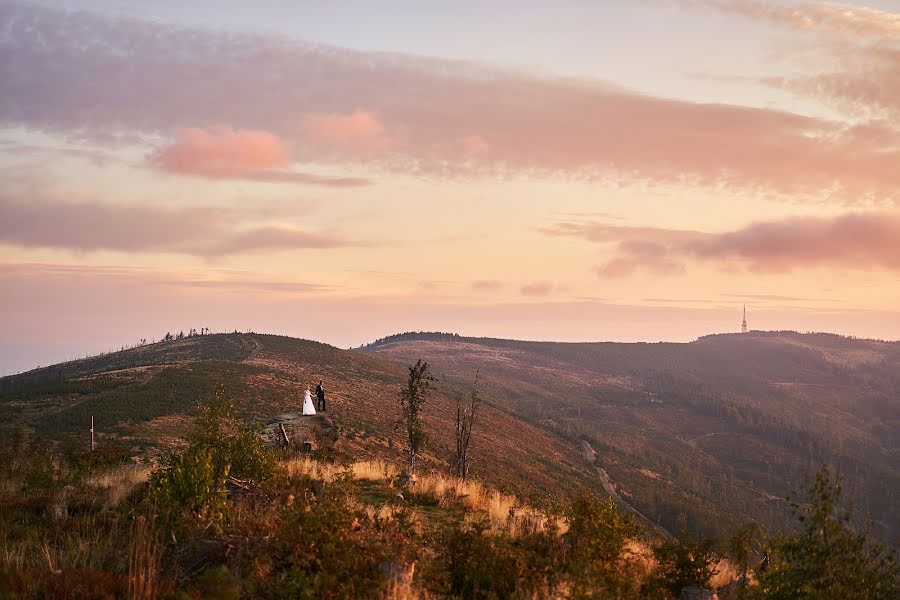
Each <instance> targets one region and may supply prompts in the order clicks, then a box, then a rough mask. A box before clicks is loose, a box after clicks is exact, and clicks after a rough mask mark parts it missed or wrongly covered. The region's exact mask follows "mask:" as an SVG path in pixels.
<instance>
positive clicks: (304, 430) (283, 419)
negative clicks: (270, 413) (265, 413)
mask: <svg viewBox="0 0 900 600" xmlns="http://www.w3.org/2000/svg"><path fill="white" fill-rule="evenodd" d="M261 422H262V423H263V431H262V436H263V439H264V440H265V441H266V443H268V444H271V445H273V446H280V445H283V444H284V436H283V435H282V434H281V427H282V426H283V427H284V430H285V432H286V433H287V435H288V438H289V439H290V441H291V445H292V446H300V445H301V444H302V443H303V442H314V441H315V439H316V434H317V432H316V430H317V429H319V430H323V429H329V428H333V427H334V425H333V424H332V423H331V419H329V418H328V417H327V416H326V415H323V414H321V413H319V414H316V415H312V416H309V415H307V416H304V415H303V413H299V412H296V413H285V414H283V415H278V416H277V417H274V418H271V419H261Z"/></svg>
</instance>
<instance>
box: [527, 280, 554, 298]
mask: <svg viewBox="0 0 900 600" xmlns="http://www.w3.org/2000/svg"><path fill="white" fill-rule="evenodd" d="M553 288H554V286H553V284H552V283H548V282H546V281H535V282H534V283H529V284H527V285H524V286H522V288H521V289H520V290H519V292H520V293H521V294H522V295H523V296H548V295H550V293H551V292H553Z"/></svg>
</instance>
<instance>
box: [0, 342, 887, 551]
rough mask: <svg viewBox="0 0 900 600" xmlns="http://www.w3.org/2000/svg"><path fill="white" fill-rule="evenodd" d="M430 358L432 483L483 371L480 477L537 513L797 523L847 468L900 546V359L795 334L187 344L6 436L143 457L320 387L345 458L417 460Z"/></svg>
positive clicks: (35, 415) (4, 407) (272, 412)
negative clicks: (792, 499) (212, 412)
mask: <svg viewBox="0 0 900 600" xmlns="http://www.w3.org/2000/svg"><path fill="white" fill-rule="evenodd" d="M418 358H422V359H424V360H428V361H429V362H430V363H432V366H433V369H434V372H435V374H436V375H438V376H439V378H440V385H439V386H438V388H437V392H436V394H435V396H434V398H433V399H432V400H431V401H430V402H429V404H428V405H427V408H426V415H425V419H426V426H427V428H428V431H429V435H430V441H429V444H428V451H427V452H426V453H425V456H424V462H425V468H426V469H433V470H438V471H442V470H444V471H445V470H447V469H448V464H449V461H450V459H451V457H452V452H453V426H454V425H453V418H454V413H453V410H454V398H455V397H456V396H458V395H460V394H465V393H467V391H468V390H469V389H470V387H471V384H472V381H473V379H474V376H475V373H476V371H477V372H478V373H479V381H480V384H479V386H480V389H481V391H482V394H483V396H484V397H485V404H484V408H483V410H482V412H481V413H480V415H479V421H478V422H477V423H476V428H475V434H474V439H473V442H472V455H473V459H474V462H473V465H472V472H473V474H474V475H475V476H476V477H479V478H481V479H484V480H486V481H488V482H489V483H491V484H493V485H495V486H497V487H499V488H501V489H503V490H506V491H510V492H514V493H516V494H518V495H519V496H520V497H523V498H526V499H529V500H531V501H533V502H539V501H543V499H546V498H547V497H548V496H549V497H557V498H565V497H570V496H571V495H572V494H573V492H574V491H575V490H576V489H578V488H580V487H589V488H592V489H595V490H598V491H603V490H605V491H606V492H608V493H610V494H611V495H613V496H614V497H615V498H617V499H618V500H619V501H620V502H621V503H622V504H623V505H625V506H628V507H630V508H631V509H633V510H634V511H635V512H636V513H637V514H639V515H641V516H642V517H643V518H645V519H646V520H648V521H651V522H655V523H659V524H661V525H662V526H663V527H665V528H666V529H667V530H669V531H675V530H677V529H679V528H682V527H686V528H688V529H691V530H695V531H704V532H707V533H720V534H721V533H724V532H726V531H730V530H731V529H732V528H733V527H734V526H735V525H736V524H738V523H740V522H742V521H744V520H746V519H748V518H756V519H759V520H762V521H763V522H765V523H768V524H771V525H779V526H781V525H784V524H785V523H787V519H786V517H787V512H788V511H787V508H788V507H787V503H786V502H785V501H784V499H783V498H784V496H785V495H786V494H787V493H788V492H790V491H793V490H794V489H796V487H797V486H798V484H799V483H800V482H801V478H802V476H803V473H804V472H805V471H806V470H807V469H809V468H810V467H813V466H815V465H818V464H819V463H820V462H823V461H824V462H830V463H832V464H834V465H835V466H836V467H838V468H839V469H840V470H841V472H842V473H843V474H844V476H845V491H846V492H847V493H848V495H849V497H850V498H851V499H852V500H853V501H854V504H855V506H856V507H857V508H858V509H859V510H860V511H861V512H862V513H863V514H865V513H866V512H868V513H870V514H871V516H872V518H873V519H874V529H875V532H876V533H877V534H878V535H879V536H881V537H883V538H884V539H886V540H889V541H895V540H896V536H897V535H898V533H900V532H898V526H897V523H896V519H895V516H896V515H897V514H900V510H898V509H900V502H898V498H900V450H898V439H900V368H898V367H900V344H897V343H886V342H877V341H869V340H855V339H848V338H842V337H839V336H832V335H825V334H813V335H801V334H797V333H792V332H769V333H762V332H753V333H750V334H746V335H722V336H709V337H705V338H701V339H699V340H697V341H696V342H692V343H689V344H618V343H586V344H582V343H579V344H568V343H549V342H522V341H514V340H497V339H485V338H464V337H460V336H457V335H453V334H440V333H431V334H400V335H397V336H391V337H389V338H385V339H384V340H379V341H378V342H376V343H374V344H371V345H369V346H367V347H365V348H363V349H362V350H361V351H347V350H340V349H337V348H334V347H331V346H328V345H325V344H320V343H317V342H313V341H307V340H299V339H293V338H287V337H280V336H271V335H260V334H218V335H205V336H194V337H188V338H185V339H182V340H175V341H171V342H164V343H162V342H161V343H156V344H150V345H146V346H141V347H138V348H132V349H128V350H124V351H122V352H114V353H110V354H107V355H103V356H99V357H94V358H90V359H84V360H78V361H71V362H68V363H64V364H61V365H55V366H52V367H44V368H41V369H36V370H34V371H30V372H27V373H22V374H19V375H15V376H10V377H5V378H2V379H0V429H2V428H11V427H21V428H24V429H27V430H33V431H35V432H37V433H38V434H39V435H42V436H44V437H46V438H48V439H50V440H55V441H58V442H60V443H69V444H84V443H85V440H86V439H87V435H88V432H87V429H88V427H89V422H90V418H91V416H93V417H94V420H95V426H96V429H97V438H98V440H99V441H100V442H102V443H116V444H120V445H125V446H127V447H129V448H131V449H132V450H133V451H134V452H140V453H144V452H150V453H156V452H159V451H160V450H162V449H165V448H167V447H170V446H172V445H176V444H178V443H180V438H181V437H182V436H183V434H184V432H185V430H186V428H187V426H188V425H189V423H190V421H191V419H192V417H193V414H194V411H195V408H196V405H197V402H198V400H199V399H200V398H201V397H202V396H204V395H207V394H210V393H213V391H214V390H215V389H216V388H217V387H219V386H221V387H222V389H223V390H224V393H225V394H226V395H228V396H230V397H232V398H234V399H235V400H237V401H238V404H239V405H240V406H241V408H242V409H243V411H244V413H245V415H246V416H247V417H248V418H253V419H259V420H260V421H262V422H267V421H269V420H271V419H273V418H275V417H276V416H278V415H280V414H283V413H289V412H294V411H297V410H298V408H299V406H300V403H301V399H302V393H303V390H304V389H305V388H306V386H307V385H310V386H314V385H315V384H316V383H317V382H318V381H319V380H320V379H324V380H325V382H326V388H327V389H328V393H329V400H330V410H329V417H330V418H331V420H332V421H333V422H334V424H335V427H336V429H337V430H338V431H339V432H340V439H339V442H338V446H337V448H338V455H339V457H340V456H345V457H347V458H353V459H362V458H379V459H384V460H388V461H394V462H398V461H402V460H403V447H402V442H401V439H400V436H399V434H398V432H397V431H396V427H395V426H396V422H397V419H398V417H399V412H398V407H397V400H396V397H397V391H398V389H399V387H400V385H401V384H402V383H403V381H404V378H405V376H406V368H405V367H406V366H408V365H409V364H411V363H413V362H415V360H416V359H418Z"/></svg>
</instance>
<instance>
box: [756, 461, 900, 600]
mask: <svg viewBox="0 0 900 600" xmlns="http://www.w3.org/2000/svg"><path fill="white" fill-rule="evenodd" d="M793 509H794V512H795V515H796V516H797V518H798V521H799V523H800V530H799V532H797V533H795V534H793V535H782V536H780V537H778V538H777V539H776V540H775V543H774V544H773V547H772V548H771V563H770V565H769V568H768V569H767V570H766V571H765V572H763V573H758V574H757V577H758V579H759V586H757V587H756V588H755V589H754V590H753V592H754V594H753V595H755V596H756V597H759V598H767V599H769V598H771V599H776V600H780V599H782V598H783V599H792V600H794V599H797V600H804V599H810V600H811V599H813V598H826V597H828V598H843V599H847V600H853V599H856V598H859V599H863V598H865V599H866V600H881V599H885V600H887V599H896V598H898V597H900V572H898V565H897V561H896V557H895V555H894V554H893V553H892V552H887V551H886V550H885V549H884V548H883V547H882V546H881V545H879V544H876V543H873V542H871V541H870V540H869V539H868V536H867V532H866V531H863V532H856V531H854V529H853V527H852V526H851V519H852V512H851V511H850V510H849V509H844V508H842V507H841V485H840V481H839V480H835V479H834V478H833V476H832V474H831V472H830V471H829V470H828V469H827V468H823V469H822V470H821V471H820V472H819V473H818V474H817V475H816V478H815V481H814V482H813V483H812V484H811V485H810V486H809V488H808V489H807V490H806V502H805V503H796V502H795V503H793Z"/></svg>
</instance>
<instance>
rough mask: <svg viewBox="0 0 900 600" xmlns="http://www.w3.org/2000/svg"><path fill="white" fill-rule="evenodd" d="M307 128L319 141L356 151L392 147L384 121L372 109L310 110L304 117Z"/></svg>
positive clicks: (330, 145)
mask: <svg viewBox="0 0 900 600" xmlns="http://www.w3.org/2000/svg"><path fill="white" fill-rule="evenodd" d="M303 124H304V129H305V130H306V132H307V134H308V135H309V136H310V137H311V138H312V140H313V141H314V142H316V143H319V144H324V145H326V146H329V147H332V148H336V149H342V150H351V151H354V152H364V153H365V152H382V151H385V150H387V149H388V148H389V147H390V141H389V140H388V137H387V135H386V133H385V130H384V125H383V124H382V123H381V121H380V120H379V119H378V117H377V116H376V115H375V114H374V113H371V112H366V111H362V110H356V111H354V112H352V113H346V114H342V113H311V114H308V115H306V116H304V117H303Z"/></svg>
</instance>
